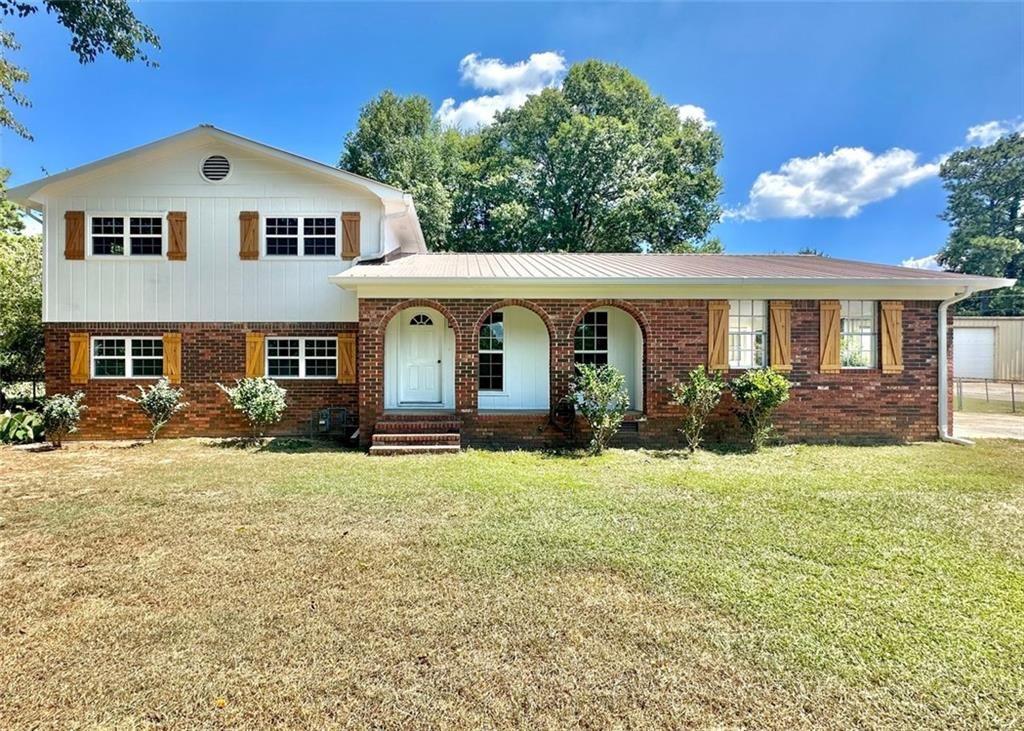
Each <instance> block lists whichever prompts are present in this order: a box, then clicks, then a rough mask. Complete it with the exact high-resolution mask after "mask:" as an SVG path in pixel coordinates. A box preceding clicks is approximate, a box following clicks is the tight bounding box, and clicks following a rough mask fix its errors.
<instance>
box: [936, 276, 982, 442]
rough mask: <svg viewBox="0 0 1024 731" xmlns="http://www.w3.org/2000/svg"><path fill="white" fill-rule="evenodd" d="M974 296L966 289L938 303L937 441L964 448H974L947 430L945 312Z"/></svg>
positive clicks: (969, 288) (971, 290)
mask: <svg viewBox="0 0 1024 731" xmlns="http://www.w3.org/2000/svg"><path fill="white" fill-rule="evenodd" d="M972 294H974V289H972V288H971V287H967V289H965V290H964V291H963V293H961V294H958V295H956V296H954V297H950V298H949V299H946V300H942V302H940V303H939V423H938V428H939V439H941V440H942V441H944V442H951V443H952V444H959V445H961V446H964V447H971V446H974V442H972V441H971V440H970V439H962V438H960V437H954V436H953V434H952V432H950V429H949V353H948V350H949V346H948V344H947V342H946V340H947V332H946V312H947V310H949V306H950V305H955V304H956V303H957V302H960V301H961V300H965V299H967V298H968V297H970V296H971V295H972Z"/></svg>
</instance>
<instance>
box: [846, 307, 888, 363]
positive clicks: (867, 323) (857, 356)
mask: <svg viewBox="0 0 1024 731" xmlns="http://www.w3.org/2000/svg"><path fill="white" fill-rule="evenodd" d="M877 304H878V303H877V302H874V301H872V300H841V301H840V303H839V358H840V361H839V362H840V365H842V367H843V368H874V367H875V366H876V365H877V363H878V307H877Z"/></svg>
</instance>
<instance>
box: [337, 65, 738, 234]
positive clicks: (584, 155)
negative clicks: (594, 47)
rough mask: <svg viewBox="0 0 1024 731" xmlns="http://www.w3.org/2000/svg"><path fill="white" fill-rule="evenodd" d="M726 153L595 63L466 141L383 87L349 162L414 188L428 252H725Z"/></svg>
mask: <svg viewBox="0 0 1024 731" xmlns="http://www.w3.org/2000/svg"><path fill="white" fill-rule="evenodd" d="M721 156H722V146H721V140H720V139H719V137H718V135H717V134H716V133H715V132H714V131H713V130H711V129H709V128H707V127H705V126H702V125H701V124H699V123H698V122H695V121H687V122H682V121H680V119H679V116H678V114H677V113H676V111H675V110H674V109H673V108H672V107H671V106H670V105H669V104H668V103H666V102H665V100H664V99H662V98H661V97H658V96H655V95H654V94H652V93H651V91H650V89H649V88H648V87H647V85H646V84H645V83H644V82H643V81H641V80H640V79H638V78H636V77H635V76H633V75H632V74H630V73H629V72H628V71H627V70H626V69H623V68H621V67H619V66H615V65H613V64H607V63H602V62H599V61H587V62H585V63H581V64H577V65H575V66H573V67H572V68H571V69H570V70H569V73H568V75H567V77H566V79H565V82H564V84H563V85H562V87H561V88H557V89H545V90H544V91H542V92H540V93H539V94H536V95H534V96H531V97H529V98H528V99H527V101H526V103H525V104H523V105H522V106H521V107H518V108H514V109H508V110H506V111H504V112H502V113H500V114H499V115H498V116H497V118H496V119H495V121H494V123H493V124H491V125H489V126H486V127H484V128H482V129H479V130H475V131H473V132H470V133H465V134H464V133H461V132H459V131H457V130H454V129H449V130H442V129H439V128H438V126H437V123H436V121H435V120H434V119H433V117H432V115H431V110H430V104H429V102H428V101H427V100H426V99H425V98H423V97H418V96H413V97H407V98H405V99H402V98H401V97H398V96H396V95H394V94H393V93H391V92H385V93H384V94H382V95H381V96H380V97H378V98H377V99H375V100H374V101H372V102H371V103H370V104H368V105H367V106H366V107H365V108H364V109H363V113H362V114H361V115H360V119H359V125H358V127H357V129H356V130H355V131H354V132H352V133H351V134H349V136H348V137H347V138H346V146H345V152H344V153H343V155H342V159H341V163H340V164H341V166H342V167H344V168H346V169H348V170H351V171H353V172H357V173H361V174H364V175H367V176H369V177H373V178H376V179H378V180H381V181H383V182H387V183H391V184H394V185H396V186H399V187H402V188H404V189H406V190H409V192H411V193H413V195H414V197H415V198H416V203H417V210H418V211H419V213H420V218H421V223H422V224H423V228H424V234H425V235H427V231H428V229H429V230H430V232H431V233H430V235H427V241H428V245H429V246H430V247H431V248H433V249H441V250H456V251H647V250H653V251H721V243H720V242H718V241H717V240H716V239H708V232H709V230H710V228H711V226H712V225H713V224H714V223H716V222H717V221H718V220H719V218H720V217H721V209H720V207H719V205H718V195H719V193H720V192H721V187H722V184H721V180H720V178H719V177H718V175H717V173H716V172H715V166H716V165H717V164H718V162H719V160H720V159H721ZM417 186H419V187H420V188H421V190H419V192H418V189H417Z"/></svg>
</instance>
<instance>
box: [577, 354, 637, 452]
mask: <svg viewBox="0 0 1024 731" xmlns="http://www.w3.org/2000/svg"><path fill="white" fill-rule="evenodd" d="M568 399H569V401H570V402H571V403H572V404H573V405H574V406H575V407H576V410H577V411H579V412H580V413H581V414H583V418H584V419H586V420H587V423H588V424H590V431H591V433H592V434H593V437H592V439H591V440H590V451H591V452H593V453H594V454H600V453H601V452H602V451H603V450H604V449H605V448H606V447H607V446H608V442H610V441H611V438H612V437H613V436H615V433H616V432H617V431H618V430H619V426H620V425H621V424H622V417H623V416H624V415H625V413H626V409H628V408H629V392H628V391H627V390H626V377H625V376H624V375H622V373H621V372H619V371H618V370H617V369H616V368H614V367H612V366H607V365H604V366H600V367H595V366H592V365H588V364H585V363H580V364H578V365H577V366H576V377H575V378H573V382H572V388H571V390H570V391H569V396H568Z"/></svg>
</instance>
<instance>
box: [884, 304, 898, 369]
mask: <svg viewBox="0 0 1024 731" xmlns="http://www.w3.org/2000/svg"><path fill="white" fill-rule="evenodd" d="M902 372H903V303H902V302H883V303H882V373H902Z"/></svg>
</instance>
